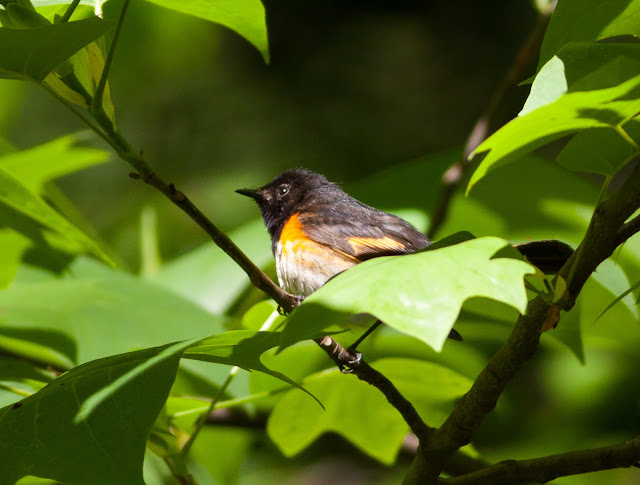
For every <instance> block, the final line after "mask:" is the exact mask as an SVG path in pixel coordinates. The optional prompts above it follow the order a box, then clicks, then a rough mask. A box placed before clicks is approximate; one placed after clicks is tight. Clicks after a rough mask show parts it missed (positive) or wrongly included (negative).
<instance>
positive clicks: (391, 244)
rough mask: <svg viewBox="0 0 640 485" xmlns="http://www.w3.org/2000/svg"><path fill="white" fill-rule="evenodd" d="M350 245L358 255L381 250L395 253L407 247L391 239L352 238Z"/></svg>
mask: <svg viewBox="0 0 640 485" xmlns="http://www.w3.org/2000/svg"><path fill="white" fill-rule="evenodd" d="M349 245H350V246H351V247H352V248H353V250H354V252H355V253H356V254H358V253H362V252H366V251H370V250H372V249H373V250H379V251H393V250H402V249H404V248H405V247H406V246H405V245H404V244H402V243H401V242H399V241H396V240H395V239H391V238H390V237H382V238H376V237H350V238H349Z"/></svg>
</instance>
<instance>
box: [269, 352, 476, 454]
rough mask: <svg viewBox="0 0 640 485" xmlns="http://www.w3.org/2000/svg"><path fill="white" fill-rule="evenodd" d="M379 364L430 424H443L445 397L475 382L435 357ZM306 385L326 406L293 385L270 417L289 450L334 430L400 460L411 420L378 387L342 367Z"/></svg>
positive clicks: (276, 439) (370, 451) (371, 451)
mask: <svg viewBox="0 0 640 485" xmlns="http://www.w3.org/2000/svg"><path fill="white" fill-rule="evenodd" d="M373 366H374V367H375V368H376V369H377V370H379V371H380V372H382V373H383V374H384V375H385V376H386V377H387V378H389V379H390V380H391V382H393V383H394V384H395V386H396V387H397V388H398V390H399V391H400V392H401V393H403V395H405V397H407V398H408V399H410V400H411V402H412V403H414V405H416V406H417V408H418V411H419V412H420V413H421V415H422V418H423V419H425V420H426V422H427V423H428V424H430V425H435V424H440V423H441V421H442V419H443V418H444V416H445V413H444V409H446V405H445V403H449V402H451V401H452V400H453V399H455V398H457V397H459V396H461V395H462V394H464V393H465V392H466V391H467V390H468V388H469V386H470V384H471V380H470V379H467V378H465V377H462V376H461V375H459V374H457V373H456V372H454V371H452V370H450V369H447V368H445V367H442V366H440V365H437V364H433V363H430V362H421V361H419V360H413V359H381V360H378V361H376V362H375V363H374V364H373ZM305 386H306V387H307V388H308V389H309V391H310V392H312V393H314V394H315V395H316V396H318V398H319V399H320V400H321V401H322V402H323V403H324V405H325V408H326V411H323V410H322V409H320V408H319V407H317V406H315V408H317V409H314V406H313V403H310V402H309V401H310V400H309V399H308V398H307V397H306V396H303V395H302V394H301V393H300V392H298V391H290V392H288V393H287V394H286V395H285V396H284V397H283V398H282V399H281V400H280V402H279V403H278V404H277V405H276V407H275V408H274V410H273V412H272V413H271V416H270V417H269V421H268V423H267V432H268V433H269V437H270V438H271V439H272V440H273V441H274V442H275V443H276V444H277V445H278V447H279V448H280V450H281V451H282V452H283V453H284V454H285V455H286V456H292V455H295V454H297V453H299V452H300V451H302V450H303V449H305V448H306V447H307V446H309V445H310V444H311V443H312V442H313V441H315V440H316V439H317V438H318V437H319V436H320V435H322V434H324V433H328V432H334V433H338V434H340V435H342V436H343V437H344V438H345V439H347V440H349V441H350V442H352V443H353V444H354V445H355V446H357V447H358V448H360V449H361V450H362V451H363V452H365V453H366V454H368V455H369V456H372V457H373V458H375V459H377V460H379V461H381V462H382V463H386V464H391V463H393V462H394V460H395V457H396V455H397V453H398V450H399V449H400V446H401V445H402V441H403V439H404V437H405V435H406V434H407V432H408V426H407V424H406V423H405V422H404V420H403V419H402V417H401V416H400V414H399V413H398V412H397V411H396V410H395V409H393V408H392V407H390V406H389V403H388V402H387V401H386V399H385V398H384V396H383V395H382V394H381V393H380V392H379V391H378V390H377V389H375V388H374V387H372V386H370V385H368V384H367V383H365V382H362V381H360V380H358V379H357V378H355V377H353V376H349V375H344V374H341V373H340V372H338V371H337V370H336V369H332V370H330V371H325V372H321V373H319V374H315V375H314V376H312V377H310V378H309V379H307V380H306V381H305ZM364 403H366V404H364ZM294 410H295V411H294Z"/></svg>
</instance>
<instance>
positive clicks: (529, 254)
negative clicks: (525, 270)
mask: <svg viewBox="0 0 640 485" xmlns="http://www.w3.org/2000/svg"><path fill="white" fill-rule="evenodd" d="M514 247H515V248H516V249H517V250H518V251H519V252H520V253H521V254H522V255H523V256H524V257H525V258H527V260H528V261H529V262H530V263H531V264H533V265H535V266H537V267H538V268H540V270H541V271H542V272H543V273H545V274H556V273H557V272H558V271H560V268H562V266H563V265H564V263H566V262H567V260H568V259H569V258H570V257H571V255H572V254H573V248H572V247H571V246H569V245H568V244H566V243H563V242H561V241H556V240H555V239H546V240H543V241H532V242H527V243H523V244H516V245H515V246H514Z"/></svg>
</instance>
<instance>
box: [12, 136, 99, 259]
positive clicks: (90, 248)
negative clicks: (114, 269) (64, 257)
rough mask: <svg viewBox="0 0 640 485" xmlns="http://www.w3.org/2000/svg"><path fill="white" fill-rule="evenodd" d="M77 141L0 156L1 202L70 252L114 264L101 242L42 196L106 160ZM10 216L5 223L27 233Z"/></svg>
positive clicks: (66, 139) (59, 141) (64, 140)
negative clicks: (56, 182) (64, 178)
mask: <svg viewBox="0 0 640 485" xmlns="http://www.w3.org/2000/svg"><path fill="white" fill-rule="evenodd" d="M74 141H75V137H74V136H65V137H62V138H59V139H57V140H54V141H52V142H49V143H45V144H43V145H39V146H37V147H35V148H32V149H29V150H22V151H14V152H10V153H8V154H5V155H4V156H2V157H0V202H2V203H4V204H6V205H7V206H8V207H10V208H12V209H13V210H15V211H16V212H19V213H21V214H23V215H25V216H27V217H28V218H30V219H31V220H33V221H35V222H37V223H38V224H40V225H42V226H44V227H45V228H47V230H48V232H50V233H52V234H56V235H57V237H58V239H64V240H65V241H66V244H65V245H63V246H62V247H64V249H65V250H67V251H68V252H72V253H77V252H86V253H91V254H94V255H96V256H98V257H100V258H102V259H103V260H104V261H106V262H110V263H111V259H110V258H109V257H108V256H107V255H106V253H105V252H104V251H103V250H102V248H101V247H100V245H99V244H98V243H96V242H95V241H93V239H91V238H90V237H89V236H87V235H86V234H85V233H84V232H83V231H81V230H80V229H78V228H77V227H76V226H75V225H73V224H72V223H71V222H69V221H68V220H67V219H66V218H65V217H63V216H62V215H60V213H58V212H57V211H56V210H55V209H53V208H52V207H51V206H50V205H49V204H48V203H47V202H45V201H44V199H43V198H42V197H41V193H42V192H43V190H44V184H45V182H47V181H49V180H51V179H53V178H55V177H59V176H61V175H64V174H67V173H71V172H75V171H77V170H80V169H82V168H85V167H88V166H91V165H95V164H97V163H102V162H104V161H105V160H106V158H107V154H106V152H104V151H102V150H96V149H90V148H75V147H73V146H72V144H73V142H74ZM7 217H8V220H6V221H3V222H4V223H5V224H6V225H8V226H9V227H11V228H13V229H16V230H17V231H18V232H23V229H21V227H20V226H21V224H20V221H19V220H17V219H15V218H14V217H12V216H11V215H10V214H7ZM24 234H25V235H27V233H24ZM28 237H30V236H28ZM30 239H33V238H32V237H30Z"/></svg>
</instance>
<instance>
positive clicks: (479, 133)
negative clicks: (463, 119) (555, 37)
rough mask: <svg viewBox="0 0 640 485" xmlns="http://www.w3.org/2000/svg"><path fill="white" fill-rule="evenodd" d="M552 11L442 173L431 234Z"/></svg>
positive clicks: (530, 56) (524, 69)
mask: <svg viewBox="0 0 640 485" xmlns="http://www.w3.org/2000/svg"><path fill="white" fill-rule="evenodd" d="M552 13H553V8H549V9H548V10H545V11H544V12H541V14H540V15H539V17H538V21H537V23H536V25H535V27H534V28H533V30H532V31H531V34H529V37H528V38H527V40H526V42H525V43H524V45H523V46H522V47H520V50H519V51H518V53H517V54H516V56H515V58H514V59H513V63H512V64H511V67H509V70H508V71H507V73H506V74H505V76H504V78H503V79H502V82H501V83H500V85H499V86H498V88H497V89H496V90H495V92H494V93H493V95H492V96H491V99H490V101H489V105H488V106H487V109H486V111H485V112H484V113H483V114H482V116H481V117H480V118H479V119H478V121H477V122H476V124H475V125H474V126H473V128H472V129H471V133H470V134H469V137H468V138H467V141H466V143H465V146H464V151H463V153H462V158H461V159H460V160H458V161H457V162H455V163H454V164H453V165H451V167H449V169H448V170H447V171H446V172H445V173H444V175H443V176H442V184H441V187H440V195H439V197H438V200H437V202H436V206H435V209H434V211H433V214H432V216H431V224H429V230H428V232H427V236H428V237H429V238H432V237H434V236H435V234H436V233H437V232H438V229H440V227H441V226H442V224H443V223H444V221H445V220H446V218H447V214H448V212H449V206H450V204H451V200H452V199H453V195H454V194H455V193H456V191H457V190H458V188H459V187H460V185H461V184H462V182H463V181H464V180H465V178H466V176H467V173H468V172H469V169H470V167H471V162H470V161H469V155H470V154H471V152H473V150H475V149H476V148H477V147H478V145H480V143H482V142H483V141H484V140H485V139H486V138H487V137H488V136H489V133H490V131H489V130H490V129H491V125H493V124H494V122H495V117H496V114H497V113H498V111H499V109H500V107H501V106H502V104H503V103H504V101H505V99H506V97H507V94H508V92H509V90H510V89H511V88H512V87H513V86H515V85H516V84H517V83H519V82H520V81H521V80H522V79H523V78H524V76H525V75H526V73H527V70H528V69H529V67H530V66H531V64H532V63H533V62H535V60H536V59H537V53H538V51H539V50H540V44H541V43H542V39H543V37H544V33H545V32H546V30H547V25H548V24H549V19H550V18H551V14H552Z"/></svg>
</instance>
